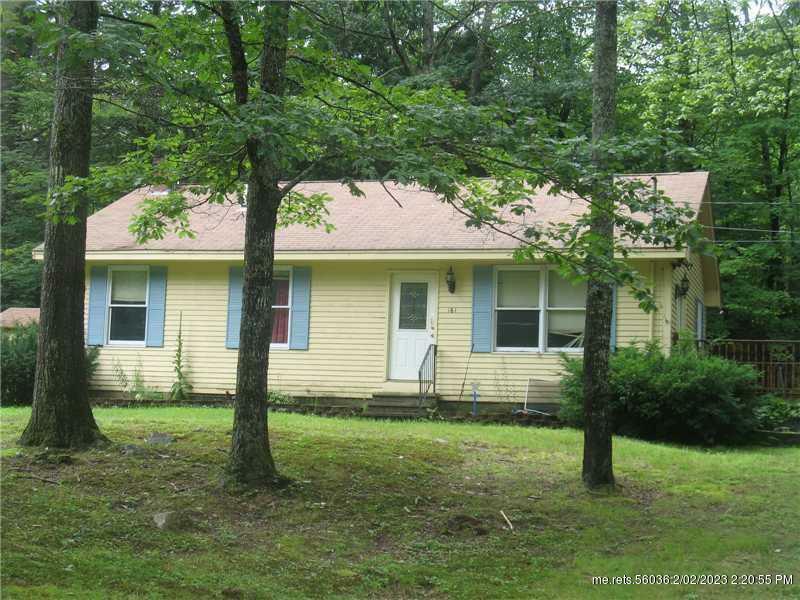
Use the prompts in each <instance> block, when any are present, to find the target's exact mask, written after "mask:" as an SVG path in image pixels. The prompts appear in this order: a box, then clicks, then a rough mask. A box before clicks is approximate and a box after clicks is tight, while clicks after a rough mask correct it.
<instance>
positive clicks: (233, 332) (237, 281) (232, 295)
mask: <svg viewBox="0 0 800 600" xmlns="http://www.w3.org/2000/svg"><path fill="white" fill-rule="evenodd" d="M243 284H244V267H231V269H230V277H229V279H228V333H227V335H226V337H225V347H226V348H238V347H239V328H240V327H241V325H242V286H243Z"/></svg>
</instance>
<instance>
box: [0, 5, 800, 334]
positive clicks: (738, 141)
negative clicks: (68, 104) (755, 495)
mask: <svg viewBox="0 0 800 600" xmlns="http://www.w3.org/2000/svg"><path fill="white" fill-rule="evenodd" d="M208 6H211V5H210V4H209V5H206V4H204V3H191V2H187V3H179V2H173V1H170V2H140V3H130V2H116V1H106V2H103V4H102V15H101V19H100V25H99V29H100V32H101V36H99V38H98V40H99V41H98V44H100V45H101V47H100V48H98V69H97V73H98V78H99V80H100V83H101V85H100V86H99V89H98V92H97V94H96V101H95V107H94V112H95V123H94V127H93V170H94V171H95V173H98V174H99V173H102V174H103V177H102V178H101V179H98V183H97V184H96V185H95V187H94V189H93V190H92V194H91V195H92V197H93V200H94V202H95V208H97V207H99V206H102V205H103V204H104V203H106V202H108V201H110V200H112V199H114V198H115V197H118V196H119V195H120V194H121V193H123V192H125V191H128V190H129V189H131V188H132V187H135V186H137V185H141V184H144V183H159V182H160V181H161V182H166V181H167V180H169V179H174V175H175V174H176V173H178V172H180V174H181V181H182V182H184V183H185V182H189V183H193V182H203V184H204V185H209V182H211V183H213V185H209V187H211V188H220V189H221V188H224V187H226V185H227V182H228V181H231V180H232V179H234V177H233V176H234V175H237V170H238V169H239V168H240V163H239V158H240V157H241V152H239V153H237V149H238V148H239V145H237V144H236V140H231V139H228V138H226V137H225V136H223V137H222V138H221V139H220V138H218V137H217V136H216V135H215V134H216V133H217V132H218V131H217V130H216V129H215V128H218V127H220V126H221V124H222V121H220V120H219V114H218V111H217V108H216V107H215V104H217V105H222V106H226V105H228V104H230V102H229V100H230V93H231V90H230V85H229V82H227V81H226V80H225V74H224V72H225V69H226V67H227V65H226V61H225V60H222V59H220V56H224V52H225V51H226V48H225V45H224V39H223V38H222V37H221V36H220V35H219V34H220V31H219V30H218V29H216V27H217V25H216V23H215V20H214V19H213V18H211V14H212V13H211V12H210V11H209V10H208ZM759 6H760V8H756V7H754V6H751V5H750V4H741V3H732V2H723V1H722V0H710V1H709V2H702V3H698V2H689V1H688V0H686V1H678V2H676V1H667V0H651V1H649V2H637V3H624V4H622V5H621V7H620V39H621V41H620V48H621V57H620V65H621V68H620V73H619V81H620V86H619V92H618V113H619V115H618V123H617V125H618V131H619V136H620V139H619V145H620V146H621V147H622V146H626V145H627V146H628V148H627V150H626V149H625V148H622V149H621V152H622V154H621V156H620V157H621V159H624V160H620V161H619V163H618V165H617V167H618V168H619V170H621V171H625V172H631V171H637V170H681V169H698V168H700V169H707V170H709V171H711V175H712V178H711V181H712V198H713V199H714V201H715V202H717V203H718V204H715V205H714V211H715V215H716V218H717V225H718V226H720V227H735V228H741V229H756V230H762V229H763V230H767V231H740V230H727V229H718V230H717V231H716V237H717V240H718V241H725V243H718V244H716V247H717V249H718V251H719V252H720V263H721V268H722V275H723V282H722V283H723V297H724V303H725V305H726V312H725V313H724V314H722V315H712V317H713V318H712V319H711V320H710V323H709V329H710V332H711V333H712V334H713V335H714V336H721V335H727V336H733V337H748V338H749V337H800V318H798V316H797V315H798V314H800V306H798V296H800V293H798V289H797V285H798V283H797V282H798V281H800V273H798V262H799V261H798V243H797V238H796V233H795V231H796V227H797V221H798V218H799V217H798V208H797V201H796V200H795V199H794V197H793V194H794V196H796V191H795V188H796V181H797V170H798V167H797V159H796V157H797V155H798V152H797V131H798V122H797V121H798V114H800V111H798V110H796V96H797V82H798V79H800V78H799V77H798V76H797V73H796V69H797V61H798V35H799V34H798V21H799V20H800V18H799V17H798V14H799V13H800V9H798V6H797V4H796V3H792V2H787V3H777V2H773V3H772V5H771V7H770V5H769V3H767V4H763V5H759ZM0 10H2V15H3V18H2V35H3V42H4V43H3V48H2V52H3V54H2V60H3V63H2V66H3V69H2V90H3V94H2V99H1V101H2V109H3V110H2V118H3V123H2V126H3V139H2V151H3V164H2V194H3V206H2V226H3V236H2V249H3V265H2V284H3V298H2V303H3V307H5V306H8V305H12V304H14V305H30V304H34V305H35V304H36V299H37V297H38V290H37V289H36V285H35V281H36V280H37V278H38V273H39V267H38V265H37V264H36V263H35V262H33V261H32V260H31V259H30V253H29V249H30V248H31V247H32V246H34V245H35V244H37V243H39V242H41V232H42V221H41V218H40V214H41V212H42V208H41V207H42V200H43V198H44V197H45V188H46V163H47V147H48V144H49V121H50V112H51V109H52V108H51V107H52V79H53V78H52V65H53V48H54V43H55V40H56V39H57V32H54V30H53V27H52V24H49V23H48V19H47V5H44V4H35V3H33V2H27V1H23V2H6V3H3V6H2V7H0ZM592 10H593V6H592V5H591V4H585V3H577V2H561V1H554V2H552V3H548V4H546V5H543V4H541V3H535V2H473V1H466V0H465V1H458V2H452V3H450V2H448V3H442V2H438V1H436V0H434V1H432V2H363V1H359V2H327V1H322V0H318V1H315V0H306V1H303V2H297V3H295V4H294V5H293V11H292V12H293V14H292V19H291V31H290V37H291V38H292V40H294V41H293V48H292V49H291V52H290V58H289V64H288V67H287V68H288V69H289V80H290V81H289V86H290V88H291V89H292V90H293V91H292V96H293V97H295V98H297V97H298V94H296V93H295V91H296V90H298V89H303V90H305V92H304V93H303V94H300V95H299V96H301V97H302V99H299V98H298V99H296V100H292V102H291V103H290V105H291V106H290V108H291V110H290V112H289V115H290V118H288V119H287V120H286V121H285V122H284V123H283V124H282V125H281V129H280V131H281V132H282V133H286V134H288V135H291V136H293V137H292V139H293V140H295V141H296V142H298V143H296V144H293V147H292V148H291V152H290V158H291V160H293V161H295V162H296V164H298V165H300V166H301V167H300V168H301V169H302V170H303V173H304V176H305V177H307V178H309V179H315V178H325V179H329V178H335V179H336V178H352V179H356V178H359V177H370V178H381V177H384V176H398V177H400V178H403V177H408V175H414V174H418V172H419V171H420V167H421V166H422V165H423V163H427V166H428V167H430V164H431V163H429V162H428V161H430V160H431V159H441V160H442V161H443V164H445V165H452V161H454V160H457V159H458V160H460V165H461V167H463V171H464V172H465V173H468V174H471V175H476V176H480V175H486V174H493V175H499V176H503V177H505V178H507V179H513V178H516V179H519V178H520V177H521V173H522V169H516V170H514V169H512V168H511V167H508V168H507V169H505V172H502V171H501V170H500V169H498V168H497V167H498V166H499V163H498V162H497V161H498V160H499V159H505V158H508V157H507V156H503V152H507V151H508V148H507V147H504V145H507V142H506V143H504V142H503V140H504V139H505V140H517V141H519V140H525V139H526V138H527V139H529V140H541V139H543V138H545V137H547V136H552V138H553V139H555V140H562V141H564V140H574V141H576V145H577V146H578V150H575V147H576V146H572V147H570V146H569V145H568V144H566V143H565V145H564V146H563V147H562V150H563V152H562V153H561V156H563V157H565V159H566V158H569V157H570V153H571V152H580V148H579V144H580V142H579V141H580V140H581V136H585V137H588V135H589V130H590V101H589V100H590V90H591V86H590V71H591V39H592V26H591V22H592ZM429 23H432V27H430V26H429ZM244 30H245V42H246V43H247V44H248V47H250V46H252V45H253V44H255V43H257V41H258V40H257V33H256V32H255V30H253V29H252V27H251V26H250V25H248V24H247V23H245V25H244ZM431 30H432V35H430V34H429V33H426V32H430V31H431ZM256 66H257V65H256V63H253V64H252V65H251V68H256ZM335 74H338V75H342V76H346V77H348V78H350V79H351V80H352V81H354V82H355V83H349V84H347V83H346V81H345V80H342V79H341V78H340V77H336V76H335ZM475 81H477V82H478V83H477V84H473V82H475ZM365 84H367V87H368V88H369V90H370V91H368V90H367V89H365V88H364V87H359V86H360V85H365ZM220 86H221V87H220ZM376 94H381V95H383V96H385V97H386V98H388V99H389V100H391V101H392V102H393V103H395V104H402V105H403V106H408V105H411V109H410V110H407V111H406V115H410V116H413V117H414V118H415V119H418V122H419V124H418V127H417V128H416V131H417V137H416V138H415V137H414V135H413V132H412V131H411V130H410V128H409V127H408V124H409V122H410V121H409V120H408V119H406V117H405V116H403V115H400V114H399V113H396V112H393V111H391V110H387V109H386V105H385V103H384V102H383V101H382V100H381V99H380V97H379V96H378V95H376ZM464 101H468V102H469V103H471V104H472V105H473V106H477V107H479V108H483V109H487V110H488V109H490V108H492V109H493V110H494V111H495V113H494V114H488V113H484V114H483V115H482V116H480V117H477V116H476V115H477V113H470V112H463V114H462V115H461V117H460V118H461V119H462V120H463V121H464V124H465V126H466V129H465V130H464V131H460V130H459V131H454V130H453V129H454V128H452V127H448V126H447V122H448V120H452V119H453V118H454V115H455V114H456V112H455V111H456V109H458V110H461V107H462V104H463V102H464ZM413 105H416V106H418V107H419V108H418V109H417V110H416V111H415V110H414V109H413ZM303 110H307V114H306V115H305V119H304V120H303V119H300V118H299V117H300V116H301V115H302V112H303ZM291 115H297V116H298V118H297V119H294V117H291ZM498 115H499V116H500V117H501V120H502V121H503V123H504V126H503V127H497V128H495V130H494V131H495V133H494V136H493V134H491V133H489V134H488V135H484V134H485V133H486V132H485V130H484V128H483V127H484V125H483V124H484V123H485V120H486V119H487V118H494V117H496V116H498ZM210 116H214V119H215V120H214V121H209V120H208V117H210ZM252 116H253V115H238V114H237V115H236V117H237V119H241V120H242V122H243V123H244V121H245V120H248V119H250V117H252ZM387 119H388V120H387ZM196 121H203V122H204V126H203V127H202V128H197V127H195V125H196ZM269 122H270V118H269V117H268V116H267V115H262V116H261V121H260V122H258V123H257V122H255V121H254V120H250V121H249V124H248V125H247V126H244V125H243V126H242V128H241V131H240V135H245V134H246V128H247V127H261V126H265V125H267V124H269ZM343 123H344V125H342V124H343ZM400 130H404V132H400ZM276 131H277V130H276ZM399 132H400V134H399V135H398V133H399ZM475 132H479V133H478V137H477V139H479V140H481V141H483V140H484V139H485V140H486V145H485V147H483V148H481V151H482V152H483V153H484V156H472V157H471V158H470V159H468V160H463V152H462V151H463V150H470V151H474V150H475V149H476V148H475V146H477V145H478V144H476V145H475V146H473V147H469V145H468V147H467V148H464V147H463V145H462V146H461V147H455V144H454V147H451V148H446V147H445V146H444V144H442V143H438V142H437V146H436V151H434V150H433V149H423V151H422V152H421V153H420V154H419V156H418V158H417V160H416V163H414V159H415V157H413V156H410V154H411V152H412V151H415V149H416V148H419V147H420V144H419V142H420V140H421V139H422V138H423V137H424V134H428V133H430V134H431V135H432V136H435V137H436V138H437V139H438V140H440V141H441V140H443V139H445V138H447V137H451V138H452V141H457V140H462V141H463V140H464V139H467V135H466V134H475ZM368 133H373V134H374V136H373V137H372V138H371V139H370V142H369V143H368V144H366V145H365V146H364V147H363V152H362V153H361V154H360V155H359V156H357V157H356V158H353V156H354V154H355V153H354V152H353V151H354V150H355V149H356V148H357V147H358V146H359V144H361V142H362V140H363V139H364V136H365V135H366V134H368ZM462 133H463V134H464V135H461V134H462ZM384 134H385V135H384ZM454 134H455V135H454ZM392 136H396V137H394V138H393V137H392ZM284 139H285V138H284ZM333 140H336V142H337V143H339V144H341V148H342V151H341V152H334V153H331V152H325V151H324V148H328V149H330V148H331V147H332V143H331V142H332V141H333ZM642 140H651V141H653V140H655V141H657V143H650V144H646V145H645V144H642ZM764 141H766V145H764V143H763V142H764ZM203 148H207V149H208V153H204V150H203ZM487 148H489V149H491V151H488V152H487V151H486V150H487ZM765 148H766V149H767V150H768V151H767V152H765ZM782 148H784V149H785V151H783V152H782ZM497 149H499V150H500V151H498V150H497ZM132 150H135V151H136V152H138V153H139V154H138V155H137V154H134V155H129V153H130V151H132ZM446 150H449V152H447V151H446ZM542 152H549V153H550V152H553V148H552V147H549V146H545V145H542V144H541V143H538V142H537V143H534V144H531V145H530V147H529V148H528V152H527V153H523V152H521V151H520V145H517V147H516V148H515V158H518V159H522V161H523V163H524V165H525V166H526V167H531V165H534V166H536V167H540V166H541V164H540V163H541V160H540V158H536V159H535V160H532V157H535V156H537V155H539V156H540V155H541V153H542ZM179 153H181V154H182V156H183V159H182V160H179V159H178V158H176V156H177V155H178V154H179ZM200 154H203V155H204V156H205V157H208V158H209V159H211V158H214V159H215V160H214V164H213V165H211V166H212V167H214V168H210V167H209V166H208V165H206V164H205V161H204V160H200V161H199V162H198V161H197V160H196V159H197V158H198V156H199V155H200ZM584 154H585V148H584ZM459 156H460V158H458V157H459ZM170 157H173V158H170ZM365 157H366V158H365ZM389 157H391V158H392V159H393V160H392V161H391V162H393V163H394V164H389V161H384V160H379V159H378V158H381V159H383V158H389ZM454 157H457V158H454ZM487 157H489V158H487ZM765 157H766V159H765ZM782 157H783V158H782ZM153 159H155V160H158V161H162V162H163V161H166V162H165V164H162V165H161V166H160V167H159V166H158V165H156V164H153V162H154V161H153ZM399 162H405V163H406V165H407V167H408V168H405V169H403V168H400V167H399V166H398V163H399ZM412 163H414V164H413V168H411V167H410V166H409V165H412ZM143 165H144V168H143ZM192 166H195V168H194V169H192V168H191V167H192ZM767 166H768V167H769V168H767ZM217 167H218V168H217ZM242 167H243V168H246V164H244V163H243V164H242ZM551 167H552V168H551ZM392 169H394V170H392ZM554 169H555V167H554V165H552V164H551V165H550V167H548V169H546V170H545V172H546V173H547V174H552V173H553V172H554ZM444 170H447V169H444ZM427 172H428V175H427V176H426V181H427V182H429V183H430V182H433V183H440V182H441V181H442V177H441V173H436V172H435V171H434V170H433V169H431V168H428V169H427ZM525 173H526V174H530V170H527V171H525ZM539 179H541V177H540V178H539ZM769 181H772V183H771V184H770V183H769ZM570 185H571V184H570ZM490 200H491V201H492V202H493V203H495V204H497V203H498V202H500V199H499V198H498V197H493V198H491V199H490ZM723 202H733V203H736V204H722V203H723ZM312 204H313V206H310V207H309V203H308V202H286V203H284V205H285V206H284V209H283V210H284V211H285V212H287V213H288V216H287V218H288V219H290V220H291V219H292V218H295V219H309V218H312V215H317V216H316V217H313V218H317V219H319V221H320V223H324V210H323V206H324V199H322V198H316V199H314V200H313V202H312ZM473 204H475V205H477V204H478V202H477V201H476V202H475V203H473ZM482 204H484V205H485V204H486V203H485V202H484V203H482ZM176 208H177V207H176ZM467 208H468V209H469V210H468V211H467V212H469V213H470V214H472V215H473V216H475V217H480V216H483V214H479V215H475V214H474V212H475V211H474V210H472V208H473V207H470V206H468V207H467ZM476 210H477V208H476ZM173 213H175V211H173ZM292 213H293V214H292ZM775 217H777V223H778V225H777V228H776V229H775V228H774V227H775V222H776V221H775V220H774V218H775ZM476 220H477V221H479V220H480V219H476ZM164 226H166V225H164ZM769 230H772V232H771V231H769ZM726 240H761V242H756V243H753V242H744V243H739V242H733V241H726ZM762 242H763V243H762ZM763 265H769V268H762V267H763ZM32 283H33V285H32Z"/></svg>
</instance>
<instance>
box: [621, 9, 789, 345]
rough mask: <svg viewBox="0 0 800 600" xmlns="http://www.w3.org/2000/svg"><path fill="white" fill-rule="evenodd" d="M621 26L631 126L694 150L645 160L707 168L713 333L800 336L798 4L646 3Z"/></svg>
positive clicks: (668, 166) (656, 166)
mask: <svg viewBox="0 0 800 600" xmlns="http://www.w3.org/2000/svg"><path fill="white" fill-rule="evenodd" d="M625 31H626V36H627V41H626V42H624V43H622V44H621V47H622V48H624V49H625V50H624V52H625V60H626V61H627V62H628V63H629V64H630V65H631V67H630V70H631V72H632V73H633V74H635V76H636V77H635V79H634V80H633V81H632V84H634V85H635V88H631V89H630V90H629V91H628V92H623V94H624V96H625V97H626V98H627V99H628V119H627V123H628V127H629V128H630V129H631V130H633V131H636V130H639V131H645V132H652V133H655V134H658V135H661V136H663V138H664V140H665V147H666V146H667V144H666V142H668V141H669V140H673V141H677V142H679V146H687V147H691V148H692V149H693V152H691V153H667V152H659V153H656V154H655V155H654V156H653V157H652V160H651V161H649V164H646V165H644V166H646V167H647V168H651V169H653V170H662V171H663V170H679V169H706V170H709V171H710V172H711V183H712V200H713V202H714V203H715V204H714V205H713V206H714V214H715V218H716V225H717V226H718V228H717V229H716V231H715V236H716V239H717V241H718V242H719V243H718V249H719V256H720V265H721V273H722V286H723V287H722V292H723V303H724V305H725V313H724V314H722V315H721V316H720V315H715V316H714V318H713V319H711V321H710V323H709V330H710V333H711V334H712V335H713V336H717V337H719V336H730V337H736V338H773V339H775V338H793V339H795V338H798V337H800V239H798V233H797V228H798V225H800V205H799V204H798V200H797V197H796V187H797V181H798V174H800V161H798V150H799V149H800V140H799V139H798V134H800V110H798V93H800V87H799V86H800V53H799V52H798V46H800V5H798V4H797V3H796V2H786V3H777V2H772V3H766V4H764V3H761V4H758V5H757V6H756V5H753V4H752V3H731V2H727V1H722V0H710V1H708V2H702V3H698V2H688V1H680V2H665V1H664V2H651V3H646V4H641V5H639V6H637V7H636V9H635V10H634V11H632V12H631V13H629V14H628V16H627V19H626V20H625Z"/></svg>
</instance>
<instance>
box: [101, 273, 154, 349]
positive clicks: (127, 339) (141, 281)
mask: <svg viewBox="0 0 800 600" xmlns="http://www.w3.org/2000/svg"><path fill="white" fill-rule="evenodd" d="M148 284H149V271H148V269H147V267H111V268H110V269H109V290H108V343H109V344H121V345H125V344H128V345H143V344H144V343H145V336H146V332H147V292H148Z"/></svg>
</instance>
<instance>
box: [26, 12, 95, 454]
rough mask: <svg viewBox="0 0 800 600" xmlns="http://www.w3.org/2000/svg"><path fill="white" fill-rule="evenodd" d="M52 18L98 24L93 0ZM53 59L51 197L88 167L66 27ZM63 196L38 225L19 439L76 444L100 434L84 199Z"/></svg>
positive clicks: (84, 27)
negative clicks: (35, 336)
mask: <svg viewBox="0 0 800 600" xmlns="http://www.w3.org/2000/svg"><path fill="white" fill-rule="evenodd" d="M59 19H62V22H64V23H65V24H66V22H68V23H69V26H70V27H71V28H73V29H76V30H78V31H81V32H83V33H91V32H93V31H94V30H95V29H96V28H97V19H98V5H97V2H68V3H65V4H64V5H60V6H59ZM79 43H80V42H79ZM56 65H57V66H56V73H57V75H56V91H55V102H54V109H53V124H52V132H51V140H50V175H49V181H48V188H49V192H48V195H49V196H50V197H51V198H52V197H53V196H52V194H53V193H54V192H56V191H57V189H58V188H59V187H60V186H61V185H62V184H63V183H64V180H65V178H66V177H68V176H75V177H87V176H88V175H89V155H90V151H91V128H92V87H93V84H92V77H93V73H94V69H93V64H92V59H91V58H90V57H87V56H85V52H83V51H82V50H81V48H80V46H76V44H75V42H74V41H72V40H70V39H69V38H68V37H67V36H66V35H65V36H64V37H63V38H62V40H61V42H60V44H59V46H58V51H57V56H56ZM59 202H60V201H59ZM65 204H67V205H65V206H60V207H58V208H57V209H55V212H56V215H55V217H54V218H52V219H48V221H47V223H46V225H45V234H44V268H43V272H42V296H41V313H40V318H39V346H38V351H37V355H36V379H35V383H34V391H33V409H32V412H31V418H30V421H29V422H28V426H27V427H26V428H25V431H24V432H23V434H22V438H21V440H20V443H22V444H25V445H46V446H54V447H81V446H86V445H88V444H91V443H93V442H95V441H97V440H99V439H103V436H102V435H101V434H100V431H99V429H98V427H97V424H96V423H95V421H94V417H93V415H92V409H91V407H90V406H89V397H88V389H87V380H86V364H85V363H86V354H85V349H84V337H83V304H84V293H85V277H86V273H85V251H86V213H87V199H86V198H85V197H83V196H80V197H78V198H77V201H76V202H75V204H74V206H73V205H71V203H69V202H68V203H65ZM73 218H74V221H75V222H74V223H73V222H70V221H72V220H73Z"/></svg>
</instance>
